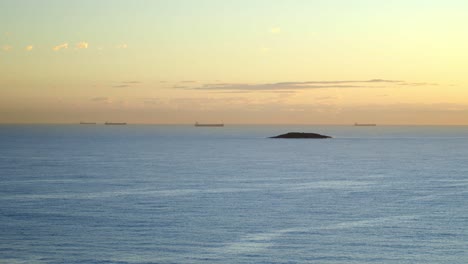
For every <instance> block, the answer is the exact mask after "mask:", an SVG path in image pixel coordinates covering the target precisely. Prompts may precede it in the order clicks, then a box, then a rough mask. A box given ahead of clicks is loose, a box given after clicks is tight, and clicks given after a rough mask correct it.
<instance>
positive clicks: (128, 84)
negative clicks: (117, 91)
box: [112, 81, 141, 88]
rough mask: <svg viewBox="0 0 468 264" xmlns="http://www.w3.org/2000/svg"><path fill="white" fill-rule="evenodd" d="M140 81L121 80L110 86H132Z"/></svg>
mask: <svg viewBox="0 0 468 264" xmlns="http://www.w3.org/2000/svg"><path fill="white" fill-rule="evenodd" d="M140 83H141V82H140V81H121V82H120V83H119V84H116V85H113V86H112V87H116V88H125V87H132V86H135V85H138V84H140Z"/></svg>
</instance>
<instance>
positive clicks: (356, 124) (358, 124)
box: [354, 123, 377, 126]
mask: <svg viewBox="0 0 468 264" xmlns="http://www.w3.org/2000/svg"><path fill="white" fill-rule="evenodd" d="M354 126H377V124H360V123H354Z"/></svg>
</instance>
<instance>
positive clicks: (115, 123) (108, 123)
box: [104, 122, 127, 126]
mask: <svg viewBox="0 0 468 264" xmlns="http://www.w3.org/2000/svg"><path fill="white" fill-rule="evenodd" d="M126 124H127V123H125V122H105V123H104V125H117V126H122V125H126Z"/></svg>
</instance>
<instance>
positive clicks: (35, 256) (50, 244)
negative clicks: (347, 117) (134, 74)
mask: <svg viewBox="0 0 468 264" xmlns="http://www.w3.org/2000/svg"><path fill="white" fill-rule="evenodd" d="M290 131H299V132H315V133H320V134H325V135H330V136H333V137H334V138H332V139H270V138H268V137H270V136H276V135H278V134H282V133H286V132H290ZM467 227H468V127H467V126H377V127H353V126H293V125H291V126H286V125H283V126H274V125H264V126H247V125H246V126H242V125H227V126H225V127H222V128H208V127H207V128H200V127H199V128H196V127H193V126H191V125H185V126H184V125H177V126H176V125H174V126H163V125H127V126H103V125H1V126H0V263H12V264H14V263H39V264H42V263H53V264H55V263H70V264H74V263H106V264H108V263H119V264H126V263H131V264H137V263H141V264H143V263H194V264H195V263H197V264H198V263H223V264H224V263H320V264H331V263H334V264H335V263H336V264H337V263H340V264H341V263H343V264H344V263H347V264H348V263H398V264H402V263H408V264H409V263H411V264H414V263H425V264H427V263H438V264H439V263H452V264H453V263H460V264H461V263H463V264H465V263H468V228H467Z"/></svg>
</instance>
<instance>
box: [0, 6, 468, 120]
mask: <svg viewBox="0 0 468 264" xmlns="http://www.w3.org/2000/svg"><path fill="white" fill-rule="evenodd" d="M467 11H468V2H467V1H461V0H459V1H455V0H448V1H430V0H426V1H422V0H421V1H419V0H414V1H402V0H401V1H398V0H397V1H383V0H382V1H378V0H375V1H370V0H356V1H347V0H342V1H339V0H327V1H305V0H304V1H300V0H295V1H260V0H250V1H247V0H244V1H217V0H197V1H195V0H193V1H190V0H185V1H183V0H170V1H169V0H166V1H142V0H136V1H111V0H108V1H105V0H103V1H91V0H86V1H73V2H71V1H58V0H56V1H51V0H44V1H32V0H31V1H24V0H18V1H2V2H0V73H1V74H0V123H77V122H80V121H90V122H91V121H92V122H104V121H124V122H128V123H165V124H181V123H194V122H195V121H199V122H224V123H240V124H282V123H287V124H290V123H297V124H352V123H354V122H361V123H378V124H452V125H468V90H467V89H466V85H467V84H468V74H467V72H466V70H467V69H468V51H467V48H466V47H468V33H467V31H466V25H468V16H466V13H467Z"/></svg>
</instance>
